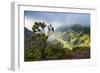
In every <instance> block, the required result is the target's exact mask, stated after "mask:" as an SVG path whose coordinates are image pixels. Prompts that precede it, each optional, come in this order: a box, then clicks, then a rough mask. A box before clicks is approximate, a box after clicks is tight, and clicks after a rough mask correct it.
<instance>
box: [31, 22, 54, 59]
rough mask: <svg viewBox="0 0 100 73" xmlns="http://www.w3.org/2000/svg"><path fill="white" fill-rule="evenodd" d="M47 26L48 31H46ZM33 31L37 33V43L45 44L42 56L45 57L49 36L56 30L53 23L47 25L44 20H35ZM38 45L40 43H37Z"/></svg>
mask: <svg viewBox="0 0 100 73" xmlns="http://www.w3.org/2000/svg"><path fill="white" fill-rule="evenodd" d="M45 28H47V29H48V30H47V32H46V31H45ZM32 30H33V32H34V33H35V38H36V39H35V40H36V42H37V43H40V44H39V45H41V46H42V45H43V47H41V46H40V47H41V48H42V58H43V59H44V58H45V54H44V51H45V48H46V42H47V39H48V37H49V36H50V35H51V34H52V33H53V32H54V28H53V27H52V25H51V24H50V25H46V24H45V23H44V22H34V25H33V27H32ZM37 46H38V44H37Z"/></svg>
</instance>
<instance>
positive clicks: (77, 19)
mask: <svg viewBox="0 0 100 73" xmlns="http://www.w3.org/2000/svg"><path fill="white" fill-rule="evenodd" d="M24 16H25V27H27V28H28V29H29V30H32V25H33V24H34V22H36V21H42V22H45V23H46V24H47V25H48V24H52V26H53V27H54V28H55V29H56V28H57V27H60V26H63V25H64V26H65V25H66V26H67V25H71V24H80V25H84V26H88V25H90V14H80V13H61V12H42V11H24Z"/></svg>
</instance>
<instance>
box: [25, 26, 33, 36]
mask: <svg viewBox="0 0 100 73" xmlns="http://www.w3.org/2000/svg"><path fill="white" fill-rule="evenodd" d="M32 34H33V32H32V31H31V30H29V29H28V28H26V27H24V36H25V37H29V36H30V35H32Z"/></svg>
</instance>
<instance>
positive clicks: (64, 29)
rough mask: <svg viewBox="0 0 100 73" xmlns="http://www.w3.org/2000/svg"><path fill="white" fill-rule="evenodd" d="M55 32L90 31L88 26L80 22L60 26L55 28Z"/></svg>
mask: <svg viewBox="0 0 100 73" xmlns="http://www.w3.org/2000/svg"><path fill="white" fill-rule="evenodd" d="M55 31H56V32H72V31H73V32H82V33H83V34H84V33H90V26H83V25H80V24H74V25H70V26H60V27H58V28H57V29H56V30H55Z"/></svg>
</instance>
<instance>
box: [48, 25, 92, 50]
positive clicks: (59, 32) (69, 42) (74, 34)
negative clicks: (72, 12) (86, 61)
mask: <svg viewBox="0 0 100 73" xmlns="http://www.w3.org/2000/svg"><path fill="white" fill-rule="evenodd" d="M89 40H90V27H89V26H83V25H79V24H74V25H71V26H66V27H65V26H62V27H59V28H57V29H56V30H55V32H54V33H53V34H52V35H50V37H49V39H48V41H49V42H50V41H51V43H52V44H53V43H54V42H57V41H59V42H61V43H62V44H63V45H64V46H63V48H69V49H72V48H73V47H74V46H77V45H78V46H81V45H83V46H88V45H89V42H90V41H89Z"/></svg>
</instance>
